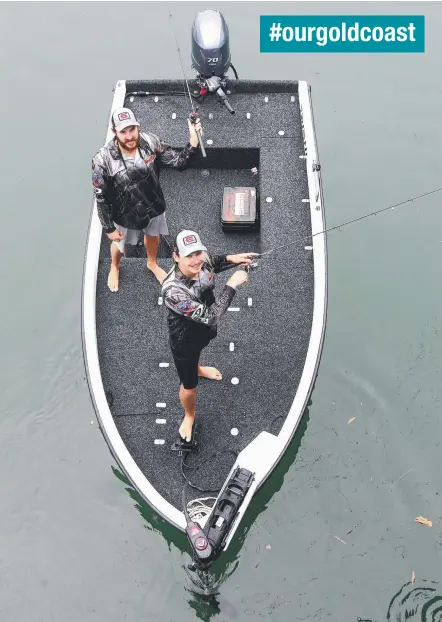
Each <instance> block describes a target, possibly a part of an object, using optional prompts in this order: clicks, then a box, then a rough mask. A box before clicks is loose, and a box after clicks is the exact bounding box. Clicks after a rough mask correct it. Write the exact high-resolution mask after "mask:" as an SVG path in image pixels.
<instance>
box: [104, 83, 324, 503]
mask: <svg viewBox="0 0 442 622" xmlns="http://www.w3.org/2000/svg"><path fill="white" fill-rule="evenodd" d="M136 86H137V87H138V89H140V85H136ZM143 86H144V88H145V89H146V90H153V89H152V87H149V89H147V84H144V85H143ZM160 86H161V88H164V85H160ZM252 86H253V85H252ZM258 86H259V85H258ZM130 87H131V85H129V86H128V90H129V88H130ZM179 88H180V90H182V83H181V84H179ZM246 88H248V89H249V90H252V88H251V87H247V85H246ZM277 88H280V87H279V86H278V87H277ZM281 88H282V87H281ZM286 88H288V87H286ZM292 88H293V89H294V90H293V91H292V92H287V93H275V94H272V93H269V92H268V85H264V86H263V85H261V86H260V88H259V89H258V94H256V93H236V94H234V95H232V96H231V103H232V105H233V107H234V108H235V109H236V110H237V114H236V115H230V114H229V113H228V112H227V110H225V109H223V108H220V107H219V105H218V104H216V103H215V102H214V100H212V99H207V100H206V101H205V102H204V104H203V105H202V107H201V110H200V111H199V112H200V113H201V114H200V116H201V118H202V120H203V126H204V128H205V137H206V138H208V137H209V135H210V137H212V138H213V141H214V147H215V146H216V148H217V149H222V148H232V147H238V148H243V149H246V148H255V149H256V150H258V151H257V152H256V153H257V154H259V167H258V168H259V176H258V178H256V177H254V176H253V175H252V173H251V172H250V169H249V168H235V169H228V168H217V167H216V162H217V159H216V158H215V159H214V158H212V157H210V158H209V160H210V161H209V163H208V164H210V166H209V167H208V168H207V170H209V176H204V175H203V174H202V172H203V170H204V169H205V165H206V162H204V160H203V159H202V158H201V157H200V156H199V157H197V158H196V159H195V160H194V162H193V163H192V166H191V168H189V169H187V170H185V171H182V172H178V171H173V170H168V169H165V170H163V171H162V174H161V179H162V185H163V190H164V193H165V197H166V201H167V210H166V215H167V221H168V225H169V231H170V233H171V234H176V233H177V232H178V231H179V230H180V229H182V228H190V229H195V230H197V231H198V232H199V233H200V234H201V237H202V240H203V242H204V243H205V244H206V245H207V246H208V248H210V249H211V250H212V251H213V252H215V253H216V252H220V253H221V252H228V253H231V254H233V253H236V252H242V251H256V252H261V251H265V250H268V249H270V248H273V247H275V246H280V245H282V244H285V243H288V242H291V241H293V240H296V243H295V244H293V245H292V246H291V247H289V248H288V249H285V250H283V251H280V252H277V253H272V254H270V255H269V256H268V257H267V258H266V259H264V258H263V259H262V260H260V262H259V267H258V269H257V270H255V271H252V273H251V274H250V279H249V284H248V285H247V286H244V287H242V288H240V289H239V290H238V293H237V295H236V296H235V298H234V300H233V302H232V306H234V307H240V311H239V312H235V311H230V312H227V313H226V315H225V316H224V318H222V320H221V324H220V326H219V330H218V337H217V339H216V340H215V341H214V342H212V343H211V344H210V346H209V347H208V348H207V349H206V350H205V351H204V353H203V356H202V363H203V364H210V365H214V366H216V367H217V368H218V369H220V371H221V372H222V373H223V381H222V382H215V381H208V380H202V381H200V385H199V391H198V404H197V417H198V427H199V438H200V443H201V452H200V454H199V455H198V457H197V458H196V460H198V461H199V460H201V459H203V458H205V457H206V456H209V455H210V454H211V453H212V452H214V451H218V450H223V449H230V448H233V449H235V450H237V451H240V450H241V449H243V448H244V447H245V446H246V445H247V444H248V443H249V442H250V441H251V440H253V438H255V437H256V436H257V435H258V434H259V432H260V431H262V430H267V431H271V432H274V433H278V431H279V430H280V428H281V426H282V423H283V421H284V418H283V417H279V416H280V415H286V414H287V412H288V409H289V408H290V406H291V404H292V402H293V399H294V396H295V393H296V389H297V386H298V384H299V380H300V377H301V373H302V370H303V366H304V361H305V356H306V352H307V347H308V341H309V338H310V331H311V323H312V314H313V286H314V272H313V260H312V254H311V251H310V250H306V249H305V246H308V245H309V244H311V237H310V236H311V226H310V211H309V204H308V203H303V202H302V199H305V198H308V184H307V175H306V170H305V160H304V159H302V158H300V157H299V156H300V155H303V153H304V147H303V140H302V130H301V122H300V114H299V104H298V101H297V99H298V98H297V94H296V88H295V87H293V85H292ZM266 89H267V92H265V91H266ZM133 90H135V89H133ZM292 95H294V96H295V102H292V101H291V96H292ZM265 96H268V97H269V102H268V103H265V102H264V97H265ZM185 102H186V100H185V98H184V97H181V96H168V97H163V98H161V97H160V101H159V102H158V103H154V102H152V101H151V100H148V99H147V98H146V97H143V98H135V100H134V102H132V103H131V102H129V99H127V100H126V105H128V106H130V107H132V108H133V109H134V111H135V112H136V114H137V116H138V118H139V120H140V122H141V124H142V127H143V128H145V129H150V130H152V131H154V132H155V133H157V134H158V135H159V136H160V137H161V138H162V139H163V140H166V141H167V142H169V143H170V144H171V145H172V146H174V147H182V146H183V145H184V143H185V141H186V137H187V136H186V130H185V126H184V123H185V118H184V117H185V115H186V113H187V109H186V103H185ZM187 103H188V100H187ZM269 111H270V112H269ZM172 112H176V113H177V117H179V118H177V119H175V120H172V118H171V117H172ZM209 112H212V113H213V114H214V119H213V121H209V120H208V114H209ZM246 112H250V113H251V118H250V119H246V118H245V113H246ZM243 113H244V114H243ZM279 129H282V130H284V132H285V135H284V136H283V137H280V136H279V135H278V134H277V131H278V130H279ZM206 150H207V151H208V153H209V152H210V147H208V146H206ZM209 155H210V153H209ZM217 157H218V156H217ZM220 161H221V160H220ZM244 161H245V162H246V164H247V166H248V165H249V164H250V161H251V160H250V154H249V155H247V156H245V157H244ZM221 165H222V166H223V167H224V166H228V161H227V162H224V161H223V162H222V164H221ZM240 165H241V158H239V160H238V158H235V166H236V167H237V166H240ZM227 185H237V186H239V185H256V186H257V187H258V189H259V192H260V199H261V228H260V230H259V231H258V232H255V233H252V234H242V233H235V234H232V233H230V234H225V233H223V232H222V229H221V223H220V202H221V199H222V192H223V188H224V186H227ZM267 196H271V197H272V198H273V202H272V203H266V202H265V197H267ZM299 238H305V239H299ZM143 252H144V249H141V252H139V253H138V255H139V256H141V257H143ZM132 255H133V258H131V257H128V258H123V259H122V264H121V273H120V291H119V292H118V293H112V292H110V291H109V290H108V288H107V273H108V270H109V263H110V261H109V241H108V239H107V237H106V236H103V241H102V249H101V254H100V256H101V261H100V266H99V271H98V282H97V338H98V349H99V356H100V365H101V372H102V377H103V382H104V386H105V389H106V390H111V391H112V394H113V396H114V401H113V405H112V409H111V410H112V413H113V415H114V418H115V421H116V425H117V427H118V429H119V432H120V434H121V436H122V438H123V440H124V441H125V443H126V445H127V447H128V449H129V451H131V453H132V455H133V457H134V459H135V461H136V462H137V464H138V465H139V467H140V468H141V470H142V471H143V472H144V473H145V475H146V477H147V478H148V479H149V481H150V482H151V483H152V484H153V486H154V487H155V488H156V489H157V490H158V491H159V492H160V493H161V494H162V495H163V496H164V497H165V498H166V499H167V500H168V501H170V502H171V503H172V504H174V505H175V506H176V507H177V508H179V509H181V491H182V486H183V483H184V480H183V477H182V474H181V470H180V466H179V461H180V458H179V457H178V456H177V455H176V454H174V453H172V452H171V451H170V445H171V444H172V442H174V441H175V440H176V438H177V431H178V427H179V424H180V421H181V419H182V416H183V412H182V409H181V405H180V403H179V399H178V389H179V381H178V376H177V374H176V371H175V368H174V367H173V362H172V358H171V355H170V351H169V348H168V342H167V324H166V317H165V313H166V310H165V308H164V306H160V305H158V297H159V295H160V286H159V284H158V282H157V281H156V280H155V278H154V277H153V275H151V274H150V273H149V272H148V271H147V269H146V263H145V259H141V258H136V257H135V256H136V255H137V253H135V252H134V253H132ZM144 256H145V255H144ZM160 257H161V258H160V259H159V264H160V265H162V266H163V267H164V268H165V269H168V268H169V267H170V266H171V265H172V263H171V261H172V260H171V259H170V252H169V250H168V246H167V245H166V244H164V242H163V244H162V252H161V254H160ZM231 272H232V271H229V272H227V273H222V274H219V275H217V281H216V282H217V291H218V292H219V291H220V289H221V288H222V285H223V283H224V282H225V281H226V280H227V279H228V277H229V274H231ZM249 297H251V298H252V306H251V307H249V306H248V304H247V299H248V298H249ZM230 342H234V344H235V350H234V352H230V351H229V343H230ZM160 361H165V362H169V363H170V367H169V368H160V367H159V362H160ZM233 376H236V377H238V378H239V380H240V382H239V384H238V385H233V384H232V383H231V382H230V380H231V378H232V377H233ZM157 402H165V403H166V405H167V406H166V409H158V408H156V406H155V405H156V403H157ZM276 417H279V418H278V419H275V418H276ZM157 418H165V419H166V420H167V423H166V424H165V425H160V424H157V423H155V421H156V419H157ZM233 427H236V428H238V429H239V434H238V436H236V437H234V436H232V435H231V434H230V430H231V428H233ZM155 438H161V439H164V440H165V444H164V445H155V444H154V439H155ZM233 461H234V455H232V454H220V455H218V456H217V457H216V458H214V459H213V460H211V461H209V462H208V463H207V464H206V465H205V467H204V472H200V474H199V476H197V477H195V478H193V479H192V481H194V482H195V483H198V482H199V484H201V485H202V484H204V485H208V486H214V485H215V486H218V487H220V486H221V485H222V483H223V481H224V478H225V477H226V475H227V473H228V471H229V470H230V468H231V465H232V464H233ZM192 496H193V497H197V496H201V493H199V492H196V491H193V490H188V498H192Z"/></svg>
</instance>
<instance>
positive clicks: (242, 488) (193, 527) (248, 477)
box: [183, 467, 255, 570]
mask: <svg viewBox="0 0 442 622" xmlns="http://www.w3.org/2000/svg"><path fill="white" fill-rule="evenodd" d="M254 477H255V475H254V473H252V472H251V471H248V470H247V469H243V468H241V467H237V468H236V469H235V471H234V473H233V474H232V476H231V478H230V479H229V481H228V483H227V485H226V487H225V488H224V490H223V492H222V494H221V495H220V497H219V499H218V503H217V504H216V506H215V508H214V509H213V511H212V512H211V516H210V518H209V520H208V522H207V524H206V525H205V527H204V529H202V528H201V527H200V526H199V525H198V524H197V523H195V522H194V521H192V520H191V519H190V518H189V516H188V513H187V510H186V505H185V496H184V491H183V505H184V511H185V515H186V521H187V527H186V534H187V537H188V538H189V541H190V544H191V546H192V549H193V550H192V553H193V564H192V565H191V566H189V569H190V570H196V569H199V570H205V569H207V568H208V567H209V566H210V564H211V563H212V562H213V561H215V560H216V559H217V558H218V557H219V556H220V554H221V552H222V550H223V547H224V544H225V541H226V539H227V536H228V534H229V530H230V528H231V526H232V524H233V522H234V520H235V518H236V515H237V514H238V511H239V508H240V507H241V504H242V502H243V501H244V498H245V496H246V494H247V491H248V490H249V488H250V486H251V485H252V483H253V480H254Z"/></svg>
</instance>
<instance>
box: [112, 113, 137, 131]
mask: <svg viewBox="0 0 442 622" xmlns="http://www.w3.org/2000/svg"><path fill="white" fill-rule="evenodd" d="M112 120H113V127H114V129H115V130H117V132H121V130H124V128H125V127H129V126H130V125H138V126H139V125H140V124H139V123H138V121H137V120H136V118H135V115H134V113H133V112H132V110H130V109H129V108H117V109H116V110H114V112H113V113H112Z"/></svg>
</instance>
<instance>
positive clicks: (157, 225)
mask: <svg viewBox="0 0 442 622" xmlns="http://www.w3.org/2000/svg"><path fill="white" fill-rule="evenodd" d="M114 225H115V226H116V228H117V229H119V230H120V231H121V233H122V234H123V235H124V238H123V239H122V240H120V241H119V242H114V244H115V245H116V246H117V248H118V250H119V251H120V253H124V247H125V245H126V244H134V245H135V244H137V242H138V236H139V233H140V232H139V231H137V230H136V229H127V227H123V226H122V225H119V224H117V223H116V222H114ZM143 232H144V233H145V234H146V235H153V236H156V235H168V233H169V229H168V228H167V221H166V214H165V213H164V212H163V213H162V214H160V215H159V216H155V218H152V220H151V221H150V223H149V224H148V225H147V227H145V228H144V229H143Z"/></svg>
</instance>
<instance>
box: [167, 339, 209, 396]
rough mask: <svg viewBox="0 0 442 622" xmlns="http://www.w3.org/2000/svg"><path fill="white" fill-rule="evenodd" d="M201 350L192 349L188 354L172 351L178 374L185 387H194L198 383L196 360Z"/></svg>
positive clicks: (197, 360)
mask: <svg viewBox="0 0 442 622" xmlns="http://www.w3.org/2000/svg"><path fill="white" fill-rule="evenodd" d="M201 350H202V348H201ZM201 350H192V351H191V352H189V353H188V354H187V353H181V352H179V353H178V352H177V353H176V352H173V351H172V355H173V360H174V363H175V367H176V370H177V372H178V376H179V377H180V380H181V383H182V385H183V387H184V388H185V389H195V387H196V386H197V384H198V362H199V359H200V354H201Z"/></svg>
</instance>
